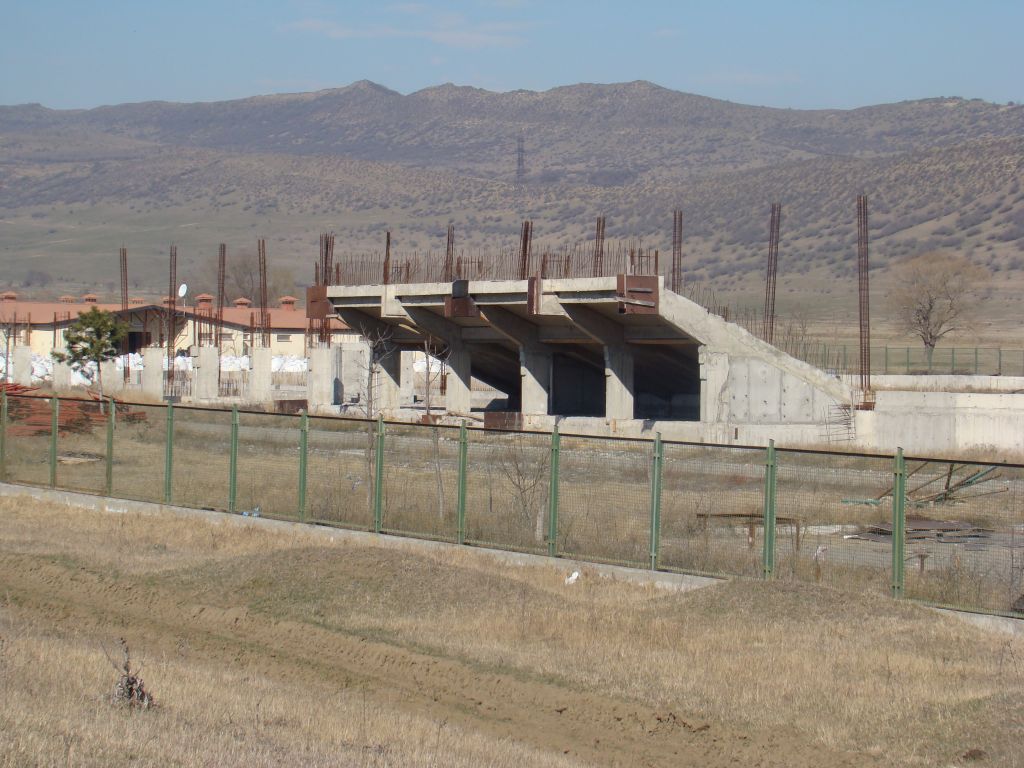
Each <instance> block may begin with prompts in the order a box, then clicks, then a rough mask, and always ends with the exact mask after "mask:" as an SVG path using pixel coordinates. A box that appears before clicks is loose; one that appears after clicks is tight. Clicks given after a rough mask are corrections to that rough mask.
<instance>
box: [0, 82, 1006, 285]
mask: <svg viewBox="0 0 1024 768" xmlns="http://www.w3.org/2000/svg"><path fill="white" fill-rule="evenodd" d="M520 140H521V143H522V147H523V159H524V161H525V168H524V170H525V173H524V175H523V176H522V177H521V178H520V177H519V176H518V175H517V142H519V141H520ZM1022 176H1024V106H1020V105H1014V104H1006V105H1003V104H993V103H989V102H984V101H981V100H967V99H962V98H952V97H949V98H946V97H943V98H932V99H925V100H919V101H906V102H900V103H896V104H883V105H878V106H871V107H864V108H860V109H852V110H793V109H775V108H769V107H759V106H748V105H742V104H734V103H730V102H725V101H719V100H716V99H712V98H707V97H704V96H697V95H693V94H687V93H680V92H677V91H673V90H669V89H666V88H662V87H659V86H657V85H654V84H652V83H648V82H632V83H622V84H612V85H592V84H579V85H571V86H565V87H560V88H554V89H551V90H548V91H544V92H532V91H512V92H507V93H494V92H489V91H484V90H480V89H477V88H468V87H457V86H454V85H450V84H449V85H441V86H437V87H432V88H427V89H424V90H421V91H417V92H415V93H412V94H408V95H402V94H400V93H397V92H395V91H392V90H389V89H387V88H384V87H383V86H380V85H377V84H375V83H371V82H368V81H360V82H357V83H353V84H352V85H349V86H347V87H344V88H337V89H330V90H325V91H318V92H315V93H299V94H281V95H270V96H257V97H253V98H247V99H241V100H235V101H224V102H211V103H192V104H179V103H167V102H146V103H138V104H121V105H115V106H105V107H98V108H95V109H89V110H52V109H47V108H45V107H43V106H40V105H38V104H30V105H18V106H4V107H0V217H2V218H3V220H4V225H3V227H2V228H0V263H3V264H5V265H6V267H5V269H4V272H5V273H6V274H5V277H6V279H7V281H8V282H9V283H12V284H18V283H19V282H21V283H25V282H29V283H31V282H32V279H33V278H32V276H30V275H29V273H30V272H31V273H33V274H34V279H35V280H36V282H37V283H38V282H40V281H45V278H46V275H49V277H50V278H51V279H52V281H53V284H54V285H59V284H63V283H67V284H68V285H77V284H79V283H80V284H82V285H83V286H84V285H89V283H90V280H91V282H92V285H91V286H90V287H99V288H101V289H102V288H103V286H104V285H105V284H107V283H110V282H111V281H112V280H113V279H116V260H115V254H116V251H117V248H118V247H119V246H120V245H121V244H122V243H124V244H125V245H126V246H127V247H128V248H129V252H130V254H132V270H133V272H132V274H133V277H134V280H133V282H134V284H136V285H137V286H139V287H140V288H145V287H146V286H147V285H149V284H150V283H153V282H154V281H157V280H158V277H157V276H158V275H160V274H163V269H164V265H165V257H164V254H165V253H166V246H167V245H168V244H169V243H170V242H171V241H174V242H176V243H177V244H178V248H179V254H182V259H183V269H184V270H185V271H186V272H188V271H189V270H191V271H193V272H195V273H196V274H197V275H199V274H205V273H204V270H205V269H206V265H208V263H209V261H210V258H211V255H212V254H214V253H215V252H216V247H217V243H219V242H222V241H223V242H227V243H228V244H229V252H230V251H232V250H233V251H237V252H238V253H247V252H248V251H251V250H252V247H253V245H254V243H255V238H256V237H257V235H262V236H265V237H267V238H268V247H269V250H270V253H271V259H272V261H275V262H276V263H277V264H279V265H290V266H292V267H293V269H294V270H295V276H296V278H297V280H298V281H299V282H300V283H301V282H304V281H308V280H309V278H310V277H311V275H310V274H307V273H309V272H310V271H311V268H310V267H309V265H310V264H311V263H312V261H313V260H314V259H315V256H316V243H317V235H318V233H319V232H320V231H323V230H328V229H329V230H333V231H335V232H336V233H337V236H338V238H337V242H338V245H337V250H338V253H339V256H340V257H342V258H343V257H344V254H346V253H349V252H361V251H368V250H375V249H379V248H380V247H381V244H382V240H383V233H384V231H385V230H391V231H392V232H393V233H394V239H395V243H396V248H397V249H398V250H403V249H404V250H407V251H411V250H418V251H420V252H423V251H428V250H438V249H442V248H443V244H444V232H445V229H446V227H447V225H448V223H453V224H454V225H455V227H456V233H457V242H458V244H459V246H460V247H464V248H466V249H468V250H470V251H481V252H497V251H498V250H499V249H500V248H503V247H509V246H512V245H514V244H515V242H516V239H517V236H518V231H519V222H520V220H521V219H522V218H531V219H532V220H533V221H534V229H535V247H540V248H548V247H550V248H554V247H558V246H561V245H564V244H567V243H573V242H578V241H581V240H586V239H587V238H588V237H591V234H590V233H591V231H592V229H593V226H594V220H595V218H596V217H597V216H598V215H605V216H607V219H608V230H607V231H608V237H609V238H611V239H616V238H618V239H641V238H642V240H643V242H644V243H645V244H648V245H653V246H654V247H659V248H661V249H663V250H666V249H668V248H670V243H671V226H672V225H671V219H672V209H673V208H675V207H679V208H681V209H682V211H683V216H684V234H685V241H684V264H685V267H686V270H687V276H688V278H690V279H693V280H702V281H709V282H711V283H713V285H714V286H715V288H716V290H718V291H720V292H723V293H725V294H728V293H729V292H743V291H751V290H753V288H754V286H756V285H757V284H758V281H759V280H760V275H761V273H762V271H763V264H764V259H765V254H766V250H767V245H766V241H767V235H768V209H769V206H770V204H771V203H772V202H776V201H777V202H781V203H782V205H783V226H782V248H781V251H780V260H779V275H780V277H779V279H780V285H782V284H783V283H784V281H785V280H786V279H787V277H788V279H791V280H798V282H799V284H800V286H801V288H802V290H805V291H814V292H817V293H818V294H819V295H822V296H827V295H828V294H829V292H830V291H831V290H833V287H834V286H835V284H836V279H837V278H843V279H845V278H848V277H849V276H850V275H851V274H852V272H851V270H852V268H853V266H854V265H855V263H856V261H855V237H856V226H855V216H854V213H855V211H854V201H855V198H856V196H857V195H858V194H861V193H865V194H867V195H868V197H869V201H870V209H871V234H872V260H873V265H874V266H875V267H876V268H878V269H882V270H884V269H885V267H886V266H888V265H890V264H892V263H893V262H894V261H895V260H898V259H900V258H904V257H906V256H911V255H914V254H916V253H918V252H921V251H924V250H929V249H935V248H944V249H951V250H958V251H962V252H964V253H966V254H967V255H969V256H970V257H971V258H973V259H974V260H976V261H977V262H978V263H980V264H983V265H985V266H987V267H988V268H989V269H990V270H991V271H993V272H997V273H1004V276H1005V277H1006V280H1008V281H1009V282H1010V283H1012V284H1014V285H1018V284H1019V282H1021V281H1024V190H1021V184H1020V181H1021V178H1022ZM0 279H2V278H0ZM883 279H884V278H883ZM1002 282H1006V281H1002ZM156 285H162V283H160V282H156ZM29 287H30V288H31V287H32V286H31V285H30V286H29ZM154 290H158V289H156V288H155V287H154Z"/></svg>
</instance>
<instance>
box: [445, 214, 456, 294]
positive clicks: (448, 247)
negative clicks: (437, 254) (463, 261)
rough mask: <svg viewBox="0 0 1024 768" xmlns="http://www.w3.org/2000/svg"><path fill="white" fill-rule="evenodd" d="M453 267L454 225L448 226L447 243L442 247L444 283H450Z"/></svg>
mask: <svg viewBox="0 0 1024 768" xmlns="http://www.w3.org/2000/svg"><path fill="white" fill-rule="evenodd" d="M454 265H455V225H454V224H449V225H448V242H447V243H446V244H445V247H444V275H443V278H444V281H445V282H446V283H450V282H451V281H452V269H453V268H454Z"/></svg>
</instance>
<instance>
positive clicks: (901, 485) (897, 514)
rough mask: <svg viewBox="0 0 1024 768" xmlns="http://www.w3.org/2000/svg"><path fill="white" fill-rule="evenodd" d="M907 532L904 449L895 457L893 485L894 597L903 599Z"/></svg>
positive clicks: (898, 450)
mask: <svg viewBox="0 0 1024 768" xmlns="http://www.w3.org/2000/svg"><path fill="white" fill-rule="evenodd" d="M906 530H907V464H906V461H905V460H904V458H903V449H902V448H897V449H896V455H895V456H894V457H893V484H892V596H893V597H903V586H904V574H903V566H904V563H905V560H906Z"/></svg>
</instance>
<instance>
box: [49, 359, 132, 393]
mask: <svg viewBox="0 0 1024 768" xmlns="http://www.w3.org/2000/svg"><path fill="white" fill-rule="evenodd" d="M100 374H101V378H102V379H103V394H104V396H110V395H116V394H117V393H118V392H120V391H121V390H123V389H124V373H122V372H121V371H119V370H118V369H117V363H116V362H115V361H113V360H105V361H103V362H102V363H100ZM53 375H54V379H56V376H57V366H56V364H54V367H53ZM54 388H56V385H54Z"/></svg>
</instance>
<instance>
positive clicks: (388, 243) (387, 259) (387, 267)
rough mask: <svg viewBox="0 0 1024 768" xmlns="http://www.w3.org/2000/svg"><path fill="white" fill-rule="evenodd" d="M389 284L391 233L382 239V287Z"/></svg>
mask: <svg viewBox="0 0 1024 768" xmlns="http://www.w3.org/2000/svg"><path fill="white" fill-rule="evenodd" d="M390 283H391V231H390V230H388V232H387V234H386V236H385V238H384V285H389V284H390Z"/></svg>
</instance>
